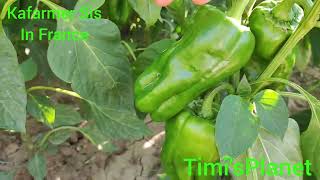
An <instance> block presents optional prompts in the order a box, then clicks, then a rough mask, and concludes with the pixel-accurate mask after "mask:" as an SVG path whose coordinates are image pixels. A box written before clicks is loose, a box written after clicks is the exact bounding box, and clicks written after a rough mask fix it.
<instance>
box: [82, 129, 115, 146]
mask: <svg viewBox="0 0 320 180" xmlns="http://www.w3.org/2000/svg"><path fill="white" fill-rule="evenodd" d="M81 132H82V133H83V134H84V136H85V137H86V138H87V139H89V140H90V142H91V143H93V144H94V145H96V146H97V148H98V149H99V150H101V151H103V152H113V151H115V150H117V148H116V147H115V146H114V145H113V144H112V141H111V139H110V138H108V137H106V136H104V135H103V134H102V133H101V131H100V130H99V129H98V127H97V125H96V124H89V125H87V126H85V127H83V128H82V129H81Z"/></svg>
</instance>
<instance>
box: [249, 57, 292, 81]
mask: <svg viewBox="0 0 320 180" xmlns="http://www.w3.org/2000/svg"><path fill="white" fill-rule="evenodd" d="M296 55H297V53H295V51H294V53H291V54H290V55H289V56H288V57H287V58H286V61H285V63H284V64H282V65H280V66H279V68H278V69H277V71H276V72H275V73H274V74H273V75H272V77H276V78H282V79H288V78H289V77H290V76H291V74H292V72H293V69H294V66H295V62H296ZM268 65H269V64H268V62H266V61H264V60H261V59H260V58H258V57H256V56H254V57H253V58H252V59H251V61H250V63H248V65H247V66H245V67H244V68H243V72H244V73H245V74H246V77H247V79H248V81H249V82H253V81H255V80H257V79H258V77H259V76H260V75H261V74H262V72H263V71H264V70H265V69H266V68H267V66H268Z"/></svg>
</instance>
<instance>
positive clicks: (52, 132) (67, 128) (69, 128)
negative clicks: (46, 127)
mask: <svg viewBox="0 0 320 180" xmlns="http://www.w3.org/2000/svg"><path fill="white" fill-rule="evenodd" d="M62 130H71V131H77V132H80V133H81V134H82V135H83V136H84V137H86V138H87V139H88V140H89V141H90V142H91V143H92V144H95V141H94V140H93V139H92V138H91V137H90V136H89V135H88V134H87V133H85V132H84V131H83V130H82V129H81V128H78V127H73V126H62V127H59V128H56V129H52V130H51V131H49V132H48V133H47V134H46V135H45V136H44V137H43V138H42V140H41V141H40V143H39V145H38V148H40V149H41V147H43V146H44V144H45V143H46V142H47V140H48V139H49V137H50V136H51V135H52V134H54V133H56V132H58V131H62Z"/></svg>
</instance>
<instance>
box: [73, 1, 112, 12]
mask: <svg viewBox="0 0 320 180" xmlns="http://www.w3.org/2000/svg"><path fill="white" fill-rule="evenodd" d="M108 1H109V0H108ZM104 2H105V0H90V1H88V0H78V2H77V4H76V6H75V8H74V9H75V10H86V11H87V12H88V13H89V12H91V11H93V10H95V9H98V8H99V7H100V6H102V5H103V4H104Z"/></svg>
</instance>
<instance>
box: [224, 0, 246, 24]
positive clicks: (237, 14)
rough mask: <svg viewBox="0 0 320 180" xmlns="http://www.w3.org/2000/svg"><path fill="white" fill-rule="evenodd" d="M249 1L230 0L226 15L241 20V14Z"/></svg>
mask: <svg viewBox="0 0 320 180" xmlns="http://www.w3.org/2000/svg"><path fill="white" fill-rule="evenodd" d="M249 2H250V0H232V5H231V8H230V9H229V10H228V12H227V15H228V16H229V17H232V18H234V19H236V20H238V21H239V22H241V20H242V14H243V12H244V10H245V9H246V7H247V5H248V4H249Z"/></svg>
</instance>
